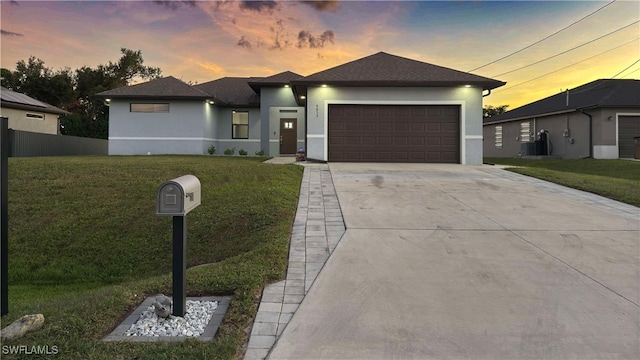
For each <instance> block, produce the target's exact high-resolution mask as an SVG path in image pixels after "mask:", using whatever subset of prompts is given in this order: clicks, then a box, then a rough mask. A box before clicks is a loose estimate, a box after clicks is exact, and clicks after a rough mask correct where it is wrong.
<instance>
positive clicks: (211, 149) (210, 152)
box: [207, 145, 216, 155]
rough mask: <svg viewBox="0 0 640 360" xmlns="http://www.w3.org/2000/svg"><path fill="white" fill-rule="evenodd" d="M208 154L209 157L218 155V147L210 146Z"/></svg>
mask: <svg viewBox="0 0 640 360" xmlns="http://www.w3.org/2000/svg"><path fill="white" fill-rule="evenodd" d="M207 152H208V153H209V155H213V154H215V153H216V147H215V146H213V145H211V146H209V149H208V150H207Z"/></svg>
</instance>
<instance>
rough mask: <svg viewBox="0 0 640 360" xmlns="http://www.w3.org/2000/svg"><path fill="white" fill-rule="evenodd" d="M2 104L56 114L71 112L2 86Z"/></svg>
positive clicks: (7, 106) (0, 90)
mask: <svg viewBox="0 0 640 360" xmlns="http://www.w3.org/2000/svg"><path fill="white" fill-rule="evenodd" d="M0 104H2V107H6V108H12V109H20V110H30V111H41V112H46V113H50V114H56V115H67V114H70V113H69V112H68V111H65V110H62V109H60V108H58V107H55V106H53V105H49V104H47V103H45V102H42V101H39V100H36V99H34V98H32V97H30V96H27V95H25V94H22V93H19V92H15V91H13V90H9V89H7V88H5V87H1V86H0Z"/></svg>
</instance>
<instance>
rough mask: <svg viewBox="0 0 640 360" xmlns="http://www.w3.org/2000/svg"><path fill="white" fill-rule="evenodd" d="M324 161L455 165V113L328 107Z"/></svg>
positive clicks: (416, 107) (457, 148)
mask: <svg viewBox="0 0 640 360" xmlns="http://www.w3.org/2000/svg"><path fill="white" fill-rule="evenodd" d="M329 161H349V162H419V163H459V162H460V107H459V106H449V105H444V106H441V105H438V106H434V105H428V106H426V105H337V104H336V105H329Z"/></svg>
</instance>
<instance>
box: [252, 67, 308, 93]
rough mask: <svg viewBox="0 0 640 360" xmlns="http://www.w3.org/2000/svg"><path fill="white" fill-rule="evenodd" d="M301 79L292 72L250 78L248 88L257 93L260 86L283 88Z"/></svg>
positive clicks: (300, 76)
mask: <svg viewBox="0 0 640 360" xmlns="http://www.w3.org/2000/svg"><path fill="white" fill-rule="evenodd" d="M301 78H303V76H302V75H300V74H296V73H294V72H292V71H285V72H281V73H279V74H275V75H271V76H267V77H261V78H257V77H256V78H251V79H250V80H249V86H251V88H252V89H253V90H254V91H255V92H259V91H260V87H262V86H284V85H288V84H289V83H290V82H291V81H292V80H297V79H301Z"/></svg>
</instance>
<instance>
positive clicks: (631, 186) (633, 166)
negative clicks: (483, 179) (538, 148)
mask: <svg viewBox="0 0 640 360" xmlns="http://www.w3.org/2000/svg"><path fill="white" fill-rule="evenodd" d="M484 161H485V163H491V164H500V165H510V166H514V167H511V168H507V170H509V171H513V172H517V173H519V174H523V175H528V176H532V177H535V178H538V179H542V180H547V181H550V182H554V183H557V184H560V185H564V186H568V187H572V188H575V189H580V190H584V191H588V192H591V193H594V194H598V195H602V196H605V197H608V198H610V199H614V200H618V201H621V202H624V203H627V204H631V205H634V206H639V207H640V162H638V161H629V160H595V159H576V160H563V159H541V160H532V159H520V158H485V159H484Z"/></svg>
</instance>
